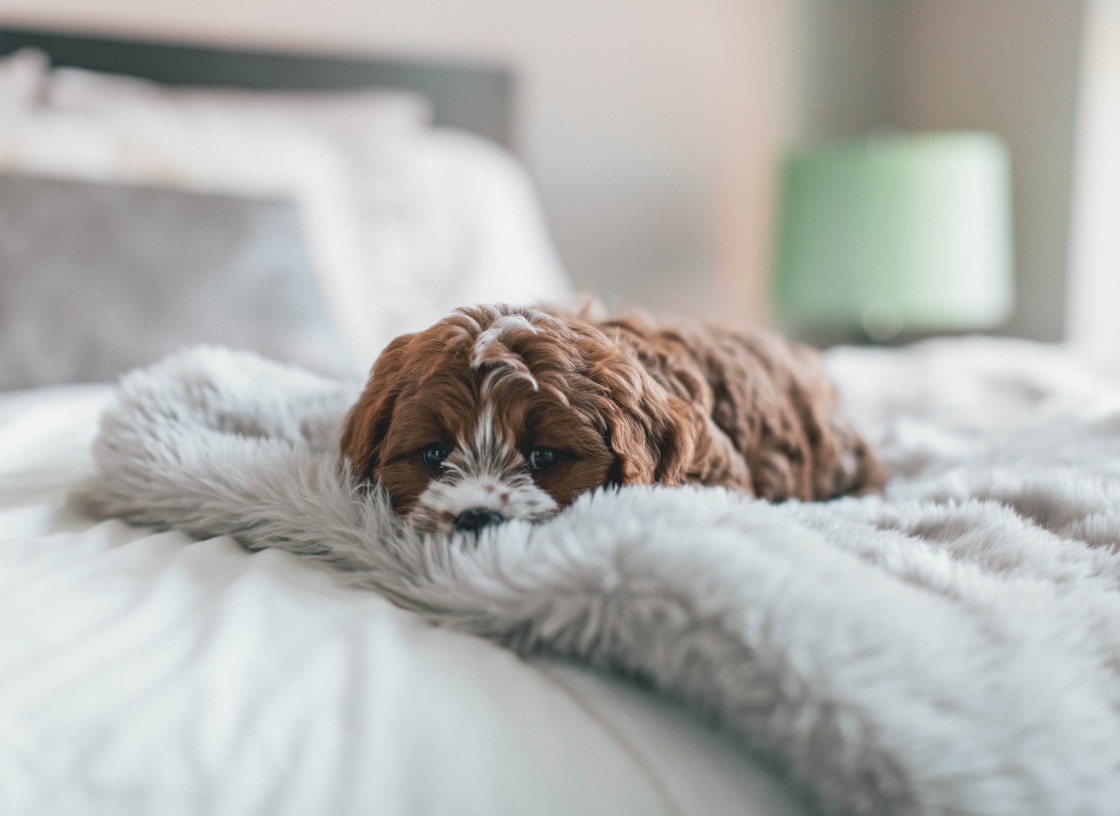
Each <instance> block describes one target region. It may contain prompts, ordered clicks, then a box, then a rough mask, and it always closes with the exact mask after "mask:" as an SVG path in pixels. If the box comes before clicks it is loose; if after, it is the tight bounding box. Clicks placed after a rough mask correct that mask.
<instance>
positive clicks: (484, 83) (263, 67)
mask: <svg viewBox="0 0 1120 816" xmlns="http://www.w3.org/2000/svg"><path fill="white" fill-rule="evenodd" d="M20 48H37V49H39V50H41V51H44V52H46V53H47V54H48V55H49V56H50V59H51V63H52V65H55V66H67V67H73V68H86V69H89V70H92V71H103V72H107V73H114V74H126V75H128V76H135V77H141V78H144V79H150V80H154V81H156V82H161V83H164V84H167V85H194V86H203V87H205V86H236V87H242V88H255V89H273V90H280V89H283V90H302V91H314V90H347V89H358V88H373V87H384V88H396V89H400V90H406V91H415V92H417V93H420V94H422V95H423V96H425V97H426V98H427V99H428V100H429V101H430V102H431V104H432V109H433V114H434V124H435V125H437V126H445V127H456V128H462V129H463V130H469V131H472V132H474V133H477V134H479V135H482V136H485V137H487V138H489V139H492V140H494V141H496V142H498V143H499V144H502V145H505V146H506V147H509V148H512V147H513V144H512V141H513V122H512V118H513V90H514V80H513V76H512V74H511V72H510V71H509V70H508V69H506V68H503V67H501V66H495V65H485V64H476V63H453V62H429V61H424V60H415V59H398V58H367V57H359V56H342V55H325V54H312V53H303V52H294V51H293V52H285V51H272V50H256V49H239V48H224V47H216V46H201V45H186V44H182V43H174V42H168V41H162V40H155V39H153V40H147V39H144V40H141V39H131V38H123V37H109V36H100V35H99V36H92V35H87V34H69V33H60V32H48V31H36V30H30V29H10V28H0V55H4V54H7V53H10V52H12V51H16V50H19V49H20Z"/></svg>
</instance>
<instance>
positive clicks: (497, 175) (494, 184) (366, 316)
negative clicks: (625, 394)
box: [47, 69, 570, 361]
mask: <svg viewBox="0 0 1120 816" xmlns="http://www.w3.org/2000/svg"><path fill="white" fill-rule="evenodd" d="M47 100H48V102H49V104H51V105H53V106H55V107H58V108H65V109H81V110H84V111H89V112H97V113H99V114H101V115H105V116H111V117H114V118H120V119H124V120H126V121H129V122H138V123H143V122H148V123H163V124H164V125H165V126H170V127H173V128H178V129H181V130H183V131H185V132H189V131H191V130H193V129H194V128H196V127H206V126H211V125H222V126H224V127H236V126H237V125H238V123H244V122H248V123H252V124H254V125H255V126H258V127H261V128H262V129H264V128H273V129H275V130H277V131H289V132H290V131H295V132H300V133H304V134H312V135H314V136H315V137H316V138H320V139H323V140H326V141H328V142H329V143H330V144H331V146H332V148H333V150H334V151H335V154H336V155H337V156H338V157H339V160H340V161H341V162H342V163H343V165H344V166H345V167H346V175H347V188H346V193H347V195H348V197H349V198H348V201H349V204H350V210H351V212H353V214H354V217H355V219H356V222H357V232H356V246H357V252H358V262H357V273H356V274H355V275H354V276H352V277H349V278H347V279H346V280H345V281H344V282H343V281H339V285H340V286H341V287H342V288H341V289H340V291H339V293H338V294H337V296H336V297H335V298H334V300H335V302H336V303H337V310H336V312H337V314H338V316H339V319H340V321H341V325H342V326H343V327H344V329H345V331H346V333H347V335H348V336H349V337H350V338H351V341H352V343H353V345H354V347H355V348H356V349H357V350H358V354H359V355H360V356H364V357H365V358H366V359H367V360H368V361H372V360H373V358H374V357H375V356H376V354H377V353H378V352H379V351H380V349H381V348H382V347H383V346H384V345H385V343H387V342H388V341H389V340H390V339H392V337H394V336H396V335H397V334H400V333H402V332H405V331H413V330H416V329H418V328H424V327H426V326H428V325H430V324H431V323H432V322H433V321H435V320H437V319H439V318H441V317H443V316H445V315H446V314H447V313H448V312H449V311H450V310H451V309H452V308H454V307H456V306H461V305H464V304H467V303H475V302H480V301H496V300H501V301H508V302H515V303H534V302H540V301H557V300H560V299H563V298H565V297H566V296H567V295H568V293H569V291H570V288H569V284H568V281H567V278H566V276H565V274H564V272H563V271H562V268H561V266H560V263H559V261H558V259H557V257H556V253H555V251H554V250H553V247H552V244H551V241H550V240H549V238H548V235H547V231H546V230H545V228H544V221H543V217H542V215H541V212H540V208H539V205H538V202H537V199H536V194H535V191H534V190H533V188H532V186H531V184H530V183H529V181H528V177H527V175H526V173H525V172H524V169H523V168H522V167H521V165H520V163H519V162H517V160H516V159H514V157H513V156H512V155H510V154H509V153H508V152H506V151H504V150H502V149H501V148H499V147H498V146H497V145H493V144H490V143H488V142H486V141H485V140H483V139H480V138H478V137H474V136H470V135H469V134H464V133H456V132H448V131H435V130H432V129H430V128H427V127H424V126H423V125H424V122H425V121H426V119H427V116H428V114H429V111H428V106H427V103H426V102H425V101H424V100H422V99H421V98H420V97H417V96H416V95H414V94H410V93H403V92H396V91H356V92H343V93H322V94H320V93H314V94H312V93H288V92H271V91H244V90H234V89H228V88H226V89H203V88H171V87H166V86H161V85H157V84H154V83H151V82H147V81H144V80H138V79H132V78H128V77H116V76H108V75H104V74H95V73H91V72H88V71H77V70H70V69H60V70H57V71H55V72H54V74H53V78H52V80H51V84H50V88H49V90H48V93H47Z"/></svg>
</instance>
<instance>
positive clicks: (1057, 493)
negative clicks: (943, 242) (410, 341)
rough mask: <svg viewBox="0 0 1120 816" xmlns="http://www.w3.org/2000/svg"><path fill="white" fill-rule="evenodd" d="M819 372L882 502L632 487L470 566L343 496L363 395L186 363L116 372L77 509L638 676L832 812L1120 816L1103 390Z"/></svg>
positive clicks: (282, 371) (995, 368)
mask: <svg viewBox="0 0 1120 816" xmlns="http://www.w3.org/2000/svg"><path fill="white" fill-rule="evenodd" d="M829 363H830V366H831V367H832V370H833V372H834V374H835V375H836V376H837V378H838V379H839V381H840V383H841V386H842V390H843V392H844V394H845V398H846V399H847V400H848V401H849V404H850V407H851V410H852V411H854V412H855V414H856V416H857V418H858V419H859V420H860V421H861V422H862V423H863V424H864V426H865V428H866V429H867V430H868V432H869V433H870V435H871V437H872V438H873V439H876V440H877V442H878V444H879V446H880V449H881V450H882V451H883V452H884V454H885V456H886V458H887V460H888V462H889V464H890V466H891V468H892V471H893V478H892V481H891V483H890V485H889V488H888V491H887V494H886V495H885V496H884V497H868V498H861V499H858V500H857V499H846V500H842V501H836V502H831V503H828V504H817V505H807V504H796V503H791V504H784V505H780V506H772V505H767V504H765V503H762V502H758V501H754V500H751V499H747V498H744V497H742V496H738V495H734V494H730V493H727V492H724V491H721V490H715V489H709V490H700V489H646V488H631V489H624V490H620V491H613V492H603V493H598V494H595V495H590V496H586V497H584V498H582V499H580V500H579V501H577V502H576V504H575V505H573V506H572V507H571V508H570V509H568V510H567V511H565V512H564V513H562V514H561V515H560V516H558V517H557V518H555V519H554V520H552V521H550V522H547V523H544V524H540V525H536V526H530V525H525V524H520V523H517V524H509V525H505V526H503V527H502V528H501V529H500V530H497V531H496V532H494V533H492V534H488V535H486V536H484V537H483V539H482V540H481V542H480V543H479V544H478V546H477V547H464V546H462V545H460V544H455V543H449V542H447V541H441V540H432V539H420V538H417V537H416V536H414V535H413V534H412V533H410V531H409V530H408V529H406V528H404V527H402V525H401V524H400V523H399V521H398V520H397V519H396V518H395V517H394V515H393V513H392V512H391V510H390V509H389V508H388V506H387V503H386V501H385V500H384V497H382V496H380V495H378V494H376V493H374V494H372V495H368V496H367V495H362V494H359V493H356V492H355V491H353V490H352V489H351V487H350V486H349V484H348V481H347V479H346V478H345V476H344V473H343V470H342V467H341V464H340V462H339V461H338V458H337V453H336V434H337V429H338V426H339V423H340V421H341V418H342V415H343V413H344V411H345V410H346V408H347V407H348V406H349V404H350V402H351V400H352V399H353V398H354V396H355V394H356V386H355V387H351V386H343V385H339V384H336V383H332V382H329V381H325V380H321V379H318V378H316V377H314V376H312V375H309V374H307V373H304V372H302V371H298V370H295V369H292V368H287V367H282V366H279V365H276V364H273V363H269V362H266V361H264V360H261V359H259V358H257V357H253V356H250V355H245V354H237V353H232V352H226V351H222V350H218V349H197V350H194V351H190V352H186V353H183V354H180V355H178V356H176V357H174V358H171V359H169V360H167V361H165V362H163V363H161V364H159V365H156V366H154V367H152V368H149V369H146V370H141V371H137V372H135V373H133V374H131V375H130V376H128V377H127V378H126V379H125V380H124V381H123V383H122V385H121V387H120V390H119V398H118V400H117V401H116V403H115V404H114V405H113V406H112V407H111V408H110V409H109V410H108V412H107V413H106V414H105V416H104V418H103V421H102V428H101V433H100V436H99V438H98V440H97V442H96V445H95V457H96V461H97V464H98V468H99V475H98V478H97V479H96V482H95V483H93V484H91V487H90V488H89V492H90V498H91V500H92V501H93V502H95V504H96V506H97V507H98V509H99V511H100V512H101V513H102V514H104V515H113V516H119V517H122V518H125V519H128V520H130V521H132V522H135V523H138V524H145V525H153V526H156V527H160V528H176V529H180V530H183V531H186V532H189V533H192V534H194V535H196V536H199V537H203V536H214V535H221V534H228V535H232V536H235V537H236V538H237V539H239V540H240V541H241V542H243V543H244V544H245V545H246V546H247V547H250V548H264V547H277V548H281V549H284V550H288V551H291V552H295V553H298V554H300V555H303V556H306V557H308V558H310V559H313V560H314V561H317V562H319V563H321V564H323V565H326V566H328V567H330V568H333V569H337V570H339V571H340V573H341V574H342V575H343V576H344V580H348V581H351V582H354V583H357V584H359V585H361V586H363V587H367V588H369V589H371V590H373V591H376V592H380V593H383V594H384V595H386V596H388V597H389V598H390V599H392V600H393V601H394V602H396V603H397V604H399V605H401V606H403V607H406V608H408V609H412V610H415V611H417V612H419V613H421V614H422V615H425V616H426V617H428V618H429V619H431V620H433V621H435V622H438V623H440V624H443V625H447V626H452V627H455V628H457V629H461V630H466V631H469V632H473V633H477V634H478V635H481V636H484V637H487V638H492V639H494V640H496V641H499V642H501V643H503V644H505V645H507V646H508V647H510V648H513V649H516V650H518V651H520V652H523V653H534V654H535V653H547V654H550V655H557V656H562V657H565V658H569V659H571V660H574V661H578V662H580V663H583V664H585V665H588V666H590V667H594V668H597V669H601V670H605V671H609V672H614V673H618V674H622V675H624V676H628V677H632V678H634V679H636V680H638V681H641V682H644V683H648V684H650V685H652V686H654V687H655V688H657V689H660V690H661V691H663V692H664V693H666V694H669V695H672V696H673V697H675V698H677V699H679V700H681V701H683V702H684V703H685V704H687V705H688V706H689V707H691V708H692V709H693V710H694V711H696V712H698V713H699V714H700V715H701V716H704V717H706V718H707V719H709V720H710V721H711V722H713V723H715V724H716V725H718V726H719V727H722V728H724V729H727V730H728V731H730V732H731V733H732V734H734V735H735V736H736V737H737V738H738V739H740V740H742V741H743V742H744V743H746V744H747V745H748V746H750V747H752V748H753V749H754V750H755V751H756V752H757V753H758V754H759V755H761V756H763V757H764V758H766V759H767V760H768V761H770V762H771V763H773V764H774V765H775V766H776V767H778V768H780V769H781V770H782V771H783V772H784V773H785V774H787V775H788V777H789V778H790V779H791V780H792V781H793V782H794V783H795V784H797V785H799V786H802V787H804V788H805V789H807V790H808V791H809V793H810V796H811V798H812V799H813V800H814V801H815V803H816V804H817V806H818V807H820V809H821V810H822V811H824V812H828V813H859V814H911V813H913V814H934V813H945V814H965V813H968V814H993V815H995V814H1008V815H1010V814H1027V813H1037V814H1098V813H1099V814H1105V813H1115V812H1118V809H1120V555H1118V553H1117V550H1118V543H1120V389H1118V387H1117V381H1116V380H1115V379H1114V378H1112V377H1111V376H1108V375H1106V374H1104V373H1098V372H1096V371H1094V370H1092V369H1091V368H1089V367H1086V366H1078V365H1075V364H1074V363H1073V362H1071V359H1070V358H1067V357H1066V356H1065V355H1063V354H1062V353H1059V352H1058V351H1055V350H1052V349H1046V348H1043V347H1036V346H1030V345H1028V344H1019V343H1012V342H1006V341H1004V342H997V341H981V340H973V341H958V342H955V343H951V342H942V343H933V344H927V345H924V346H919V347H916V348H914V349H911V350H908V351H898V352H870V351H864V352H858V351H840V352H835V353H833V354H832V355H831V357H830V360H829Z"/></svg>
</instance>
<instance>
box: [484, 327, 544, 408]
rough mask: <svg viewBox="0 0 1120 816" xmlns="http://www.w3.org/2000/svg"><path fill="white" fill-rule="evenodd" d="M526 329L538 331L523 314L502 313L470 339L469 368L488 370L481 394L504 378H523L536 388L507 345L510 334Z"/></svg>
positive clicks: (534, 380) (534, 378) (522, 365)
mask: <svg viewBox="0 0 1120 816" xmlns="http://www.w3.org/2000/svg"><path fill="white" fill-rule="evenodd" d="M526 331H527V332H530V333H532V334H537V332H538V331H539V330H538V329H537V327H536V326H534V325H533V324H532V323H530V322H529V319H528V318H527V317H525V316H524V315H519V314H512V315H505V316H504V317H500V318H498V319H497V320H495V321H494V323H493V324H492V325H491V326H490V328H488V329H486V330H485V331H484V332H482V333H481V334H479V336H478V339H477V340H475V341H474V346H473V348H472V349H471V362H470V365H471V368H473V369H474V370H475V371H479V370H481V369H483V368H487V367H489V368H490V369H491V370H490V372H489V373H488V374H487V376H486V379H485V380H484V381H483V391H484V393H485V392H488V391H490V390H491V389H493V388H494V387H495V386H496V385H497V384H498V383H499V382H501V381H502V380H504V379H506V378H508V377H513V378H519V379H523V380H525V381H527V382H528V383H529V384H530V385H531V386H532V388H533V390H534V391H537V390H539V389H540V385H539V384H538V383H537V379H536V377H534V376H533V374H532V372H530V371H529V368H528V366H526V365H525V363H524V361H523V360H522V359H521V357H520V356H518V355H517V354H515V353H514V352H513V350H512V349H510V347H509V345H508V342H509V336H510V335H511V334H512V333H516V332H526Z"/></svg>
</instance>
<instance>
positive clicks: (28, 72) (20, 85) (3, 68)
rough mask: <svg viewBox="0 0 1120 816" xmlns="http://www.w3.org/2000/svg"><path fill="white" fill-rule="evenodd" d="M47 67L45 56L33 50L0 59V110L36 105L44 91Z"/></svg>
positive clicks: (29, 49)
mask: <svg viewBox="0 0 1120 816" xmlns="http://www.w3.org/2000/svg"><path fill="white" fill-rule="evenodd" d="M48 65H49V60H48V59H47V55H46V54H44V53H43V52H42V51H37V50H35V49H33V48H24V49H22V50H20V51H16V52H15V53H14V54H9V55H8V56H5V57H0V109H3V108H25V107H29V106H31V105H34V104H36V103H37V102H38V101H39V100H40V99H41V97H42V95H43V94H44V92H45V90H46V84H47V67H48Z"/></svg>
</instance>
